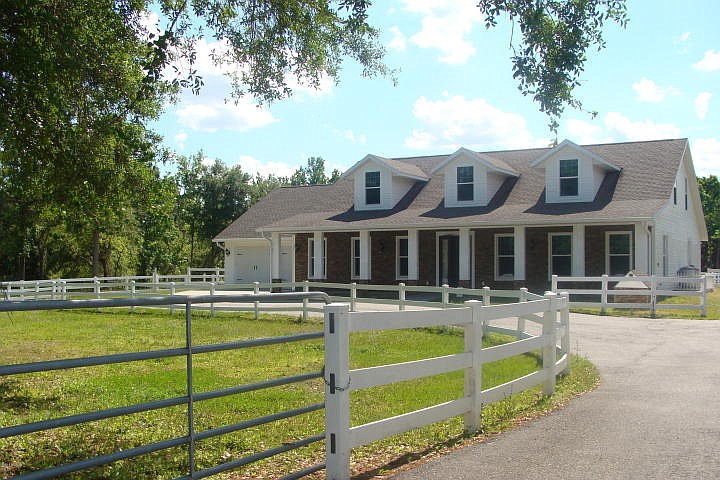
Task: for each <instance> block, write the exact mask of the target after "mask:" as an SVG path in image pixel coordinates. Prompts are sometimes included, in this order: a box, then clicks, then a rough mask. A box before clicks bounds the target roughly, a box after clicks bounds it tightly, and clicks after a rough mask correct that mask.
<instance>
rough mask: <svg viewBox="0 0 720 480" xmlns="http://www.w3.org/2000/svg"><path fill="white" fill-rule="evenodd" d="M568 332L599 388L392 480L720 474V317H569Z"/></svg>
mask: <svg viewBox="0 0 720 480" xmlns="http://www.w3.org/2000/svg"><path fill="white" fill-rule="evenodd" d="M571 335H572V337H571V338H572V349H573V352H574V353H579V354H580V355H583V356H586V357H588V358H589V359H590V360H591V361H592V362H593V363H595V365H597V367H598V368H599V369H600V372H601V375H602V380H601V385H600V386H599V387H598V388H597V389H596V390H594V391H592V392H590V393H588V394H586V395H583V396H582V397H580V398H577V399H575V400H573V401H572V402H570V403H569V404H568V405H567V406H566V407H564V408H562V409H560V410H557V411H556V412H553V413H552V414H550V415H548V416H546V417H543V418H540V419H537V420H534V421H531V422H528V423H526V424H524V425H522V426H520V427H518V428H516V429H514V430H512V431H509V432H506V433H503V434H501V435H498V436H496V437H493V438H491V439H490V440H489V441H487V442H485V443H481V444H477V445H473V446H470V447H466V448H464V449H461V450H458V451H456V452H453V453H451V454H448V455H445V456H442V457H439V458H436V459H433V460H431V461H429V462H428V463H426V464H423V465H420V466H418V467H417V468H415V469H412V470H408V471H405V472H401V473H399V474H397V475H395V476H393V477H392V478H393V479H394V480H420V479H443V480H456V479H473V480H474V479H513V480H515V479H543V480H545V479H550V478H558V479H583V480H591V479H676V478H687V479H718V478H720V321H702V320H700V321H697V320H664V319H637V318H617V317H595V316H590V315H577V314H576V315H573V316H572V319H571Z"/></svg>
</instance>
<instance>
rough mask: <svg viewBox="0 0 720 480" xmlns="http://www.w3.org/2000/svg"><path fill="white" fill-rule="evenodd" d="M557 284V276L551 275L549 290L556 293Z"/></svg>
mask: <svg viewBox="0 0 720 480" xmlns="http://www.w3.org/2000/svg"><path fill="white" fill-rule="evenodd" d="M557 284H558V276H557V275H553V276H552V284H551V286H550V290H551V291H553V292H555V293H557Z"/></svg>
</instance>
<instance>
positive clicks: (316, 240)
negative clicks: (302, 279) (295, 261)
mask: <svg viewBox="0 0 720 480" xmlns="http://www.w3.org/2000/svg"><path fill="white" fill-rule="evenodd" d="M313 256H314V257H315V264H314V270H315V277H314V278H318V279H319V278H325V263H324V262H323V232H313Z"/></svg>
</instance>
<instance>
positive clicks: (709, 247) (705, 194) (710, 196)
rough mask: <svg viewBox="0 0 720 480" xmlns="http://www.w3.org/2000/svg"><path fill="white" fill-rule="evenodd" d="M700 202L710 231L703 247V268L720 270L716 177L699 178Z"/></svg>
mask: <svg viewBox="0 0 720 480" xmlns="http://www.w3.org/2000/svg"><path fill="white" fill-rule="evenodd" d="M698 187H699V188H700V200H701V202H702V208H703V212H704V214H705V224H706V225H707V229H708V242H707V243H706V244H705V245H703V247H704V248H703V258H702V260H703V263H704V265H703V267H704V268H708V267H710V268H720V180H718V177H716V176H715V175H709V176H707V177H700V178H698Z"/></svg>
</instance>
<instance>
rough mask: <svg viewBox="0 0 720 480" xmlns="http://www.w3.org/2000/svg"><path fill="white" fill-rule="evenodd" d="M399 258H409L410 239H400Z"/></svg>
mask: <svg viewBox="0 0 720 480" xmlns="http://www.w3.org/2000/svg"><path fill="white" fill-rule="evenodd" d="M398 256H400V257H407V256H408V239H407V238H399V239H398Z"/></svg>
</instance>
